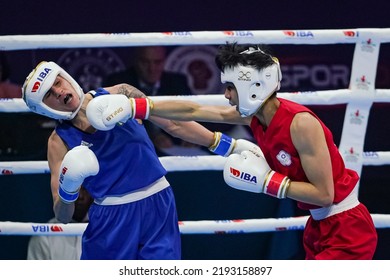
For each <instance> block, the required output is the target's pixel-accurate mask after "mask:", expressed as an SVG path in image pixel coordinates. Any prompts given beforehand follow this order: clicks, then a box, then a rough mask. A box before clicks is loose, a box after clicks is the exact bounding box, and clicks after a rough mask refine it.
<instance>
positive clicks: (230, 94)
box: [225, 82, 238, 106]
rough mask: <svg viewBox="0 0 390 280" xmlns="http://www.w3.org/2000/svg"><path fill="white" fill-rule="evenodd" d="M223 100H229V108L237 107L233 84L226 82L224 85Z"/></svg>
mask: <svg viewBox="0 0 390 280" xmlns="http://www.w3.org/2000/svg"><path fill="white" fill-rule="evenodd" d="M225 98H226V99H227V100H229V104H230V105H231V106H235V105H238V94H237V89H236V87H235V86H234V84H233V83H230V82H227V83H226V84H225Z"/></svg>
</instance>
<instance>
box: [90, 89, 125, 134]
mask: <svg viewBox="0 0 390 280" xmlns="http://www.w3.org/2000/svg"><path fill="white" fill-rule="evenodd" d="M86 113H87V118H88V121H89V122H90V123H91V125H92V126H93V127H94V128H96V129H97V130H111V129H113V128H114V127H115V125H116V124H117V123H120V122H126V121H127V120H128V119H129V118H131V116H132V115H133V110H132V108H131V104H130V102H129V99H128V98H127V97H126V96H125V95H122V94H107V95H101V96H97V97H95V98H94V99H92V100H91V101H90V102H89V103H88V105H87V109H86Z"/></svg>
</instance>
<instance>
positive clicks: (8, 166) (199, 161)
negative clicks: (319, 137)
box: [0, 152, 390, 175]
mask: <svg viewBox="0 0 390 280" xmlns="http://www.w3.org/2000/svg"><path fill="white" fill-rule="evenodd" d="M225 161H226V158H224V157H222V156H217V155H210V156H163V157H160V162H161V163H162V165H163V166H164V168H165V169H166V170H167V171H168V172H175V171H207V170H215V171H222V170H223V167H224V164H225ZM388 164H390V152H365V153H364V154H363V165H365V166H379V165H388ZM49 173H50V169H49V165H48V162H47V161H39V160H38V161H2V162H1V161H0V175H21V174H49Z"/></svg>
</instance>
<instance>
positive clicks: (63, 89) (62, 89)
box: [43, 75, 80, 112]
mask: <svg viewBox="0 0 390 280" xmlns="http://www.w3.org/2000/svg"><path fill="white" fill-rule="evenodd" d="M43 103H45V104H46V105H47V106H49V107H50V108H52V109H54V110H59V111H64V112H72V111H74V110H76V109H77V108H78V106H79V104H80V97H79V95H78V94H77V92H76V90H75V89H74V88H73V87H72V85H71V84H70V83H69V82H68V81H67V80H65V79H64V78H63V77H61V76H60V75H58V76H57V78H56V79H55V81H54V83H53V85H52V86H51V88H50V90H49V91H48V92H47V93H46V94H45V96H44V97H43Z"/></svg>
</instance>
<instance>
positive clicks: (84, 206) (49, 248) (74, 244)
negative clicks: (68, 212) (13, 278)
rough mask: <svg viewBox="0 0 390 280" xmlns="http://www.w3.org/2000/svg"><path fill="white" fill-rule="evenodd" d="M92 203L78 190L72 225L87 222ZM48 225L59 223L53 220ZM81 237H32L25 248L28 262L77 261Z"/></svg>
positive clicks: (86, 195) (85, 192) (87, 195)
mask: <svg viewBox="0 0 390 280" xmlns="http://www.w3.org/2000/svg"><path fill="white" fill-rule="evenodd" d="M92 202H93V200H92V198H91V196H90V195H89V194H88V192H87V191H86V190H85V189H84V188H81V189H80V194H79V198H78V199H77V200H76V202H75V210H74V214H73V220H72V222H73V223H86V222H88V210H89V206H90V205H91V203H92ZM48 223H59V221H58V220H57V219H55V218H52V219H50V220H49V222H48ZM81 238H82V237H81V235H76V236H44V235H42V236H33V237H31V239H30V241H29V244H28V248H27V259H28V260H79V259H80V256H81Z"/></svg>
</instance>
